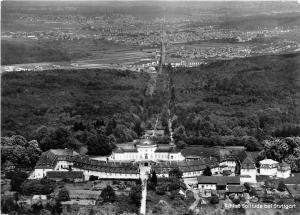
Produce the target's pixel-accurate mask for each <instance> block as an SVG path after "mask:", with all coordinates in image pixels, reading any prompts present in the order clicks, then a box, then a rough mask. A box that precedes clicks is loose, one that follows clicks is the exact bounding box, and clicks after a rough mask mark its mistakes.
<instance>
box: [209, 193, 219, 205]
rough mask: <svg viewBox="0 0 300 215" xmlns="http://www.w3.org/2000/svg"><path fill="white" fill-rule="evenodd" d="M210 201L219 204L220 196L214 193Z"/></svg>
mask: <svg viewBox="0 0 300 215" xmlns="http://www.w3.org/2000/svg"><path fill="white" fill-rule="evenodd" d="M210 203H211V204H213V205H215V204H218V203H219V197H218V196H216V195H213V196H212V197H211V198H210Z"/></svg>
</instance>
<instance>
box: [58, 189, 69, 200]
mask: <svg viewBox="0 0 300 215" xmlns="http://www.w3.org/2000/svg"><path fill="white" fill-rule="evenodd" d="M57 200H58V201H59V202H62V201H69V200H70V196H69V192H68V191H67V190H66V189H61V190H60V191H59V193H58V198H57Z"/></svg>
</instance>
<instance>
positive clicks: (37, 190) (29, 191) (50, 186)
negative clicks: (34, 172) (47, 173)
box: [21, 178, 55, 195]
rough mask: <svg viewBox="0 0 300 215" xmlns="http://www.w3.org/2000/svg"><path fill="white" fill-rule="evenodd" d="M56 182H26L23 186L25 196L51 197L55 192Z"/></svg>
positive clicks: (46, 180)
mask: <svg viewBox="0 0 300 215" xmlns="http://www.w3.org/2000/svg"><path fill="white" fill-rule="evenodd" d="M54 186H55V182H54V181H52V180H49V179H46V178H43V179H41V180H26V181H25V182H24V183H23V184H22V185H21V191H22V194H24V195H49V194H50V193H52V192H53V190H54Z"/></svg>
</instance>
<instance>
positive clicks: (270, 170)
mask: <svg viewBox="0 0 300 215" xmlns="http://www.w3.org/2000/svg"><path fill="white" fill-rule="evenodd" d="M259 164H260V175H267V176H276V175H277V167H278V162H277V161H274V160H272V159H265V160H262V161H260V162H259Z"/></svg>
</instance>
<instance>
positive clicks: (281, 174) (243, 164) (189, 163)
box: [29, 137, 291, 184]
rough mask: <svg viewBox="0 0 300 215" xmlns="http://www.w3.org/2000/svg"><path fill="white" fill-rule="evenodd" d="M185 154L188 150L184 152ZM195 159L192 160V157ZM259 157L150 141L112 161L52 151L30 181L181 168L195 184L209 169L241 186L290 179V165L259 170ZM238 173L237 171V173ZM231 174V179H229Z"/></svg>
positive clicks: (164, 173) (122, 150) (268, 163)
mask: <svg viewBox="0 0 300 215" xmlns="http://www.w3.org/2000/svg"><path fill="white" fill-rule="evenodd" d="M183 151H184V150H183ZM191 156H192V157H191ZM256 156H257V153H256V154H255V153H251V152H245V151H243V152H242V153H240V154H238V155H232V156H223V157H221V158H220V159H218V158H216V157H212V156H209V157H207V156H195V154H194V152H193V151H192V152H190V153H184V154H182V151H181V150H179V149H178V148H176V146H174V145H171V144H158V143H156V142H155V141H154V140H152V139H151V138H150V137H149V138H146V139H140V140H136V141H133V142H131V143H123V144H118V145H117V147H116V148H115V149H114V150H113V151H112V153H111V155H110V156H108V157H89V156H86V155H81V154H78V153H77V152H75V151H73V150H71V149H51V150H48V151H46V152H44V153H42V155H41V157H40V159H39V160H38V162H37V164H36V166H35V169H34V171H33V172H32V173H31V174H30V176H29V179H41V178H44V177H48V178H52V179H54V180H56V181H59V180H64V179H66V180H71V181H87V180H89V179H90V177H97V178H99V179H139V178H141V177H142V176H145V175H147V174H148V173H149V172H150V171H151V170H154V171H155V172H156V174H157V176H158V177H168V176H169V172H170V170H172V169H174V168H178V169H179V170H180V171H182V174H183V175H182V177H183V178H184V179H185V180H190V181H191V182H192V181H195V180H194V179H196V178H197V177H198V176H202V175H203V171H204V169H205V168H206V167H209V168H210V170H211V173H212V176H216V177H234V176H237V174H238V172H240V174H239V180H240V182H241V184H244V183H246V182H247V183H256V176H257V175H267V176H270V177H276V178H288V177H289V176H290V175H291V168H290V165H288V164H286V163H278V162H276V161H273V160H270V159H266V160H262V161H260V168H257V167H256V164H255V160H256ZM236 170H237V171H236ZM225 172H227V174H229V175H230V176H229V175H227V174H226V175H227V176H225V174H224V173H225Z"/></svg>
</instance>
